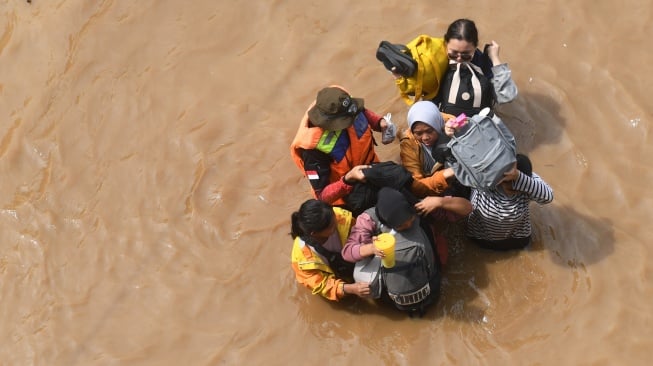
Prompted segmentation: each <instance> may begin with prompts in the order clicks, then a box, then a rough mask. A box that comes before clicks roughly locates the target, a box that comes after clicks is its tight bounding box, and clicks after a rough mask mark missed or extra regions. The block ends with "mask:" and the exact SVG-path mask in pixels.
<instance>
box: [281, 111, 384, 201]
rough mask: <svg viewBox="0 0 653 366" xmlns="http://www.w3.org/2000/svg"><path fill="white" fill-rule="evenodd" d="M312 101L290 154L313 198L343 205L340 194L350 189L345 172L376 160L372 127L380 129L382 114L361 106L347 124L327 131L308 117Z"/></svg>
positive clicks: (343, 194)
mask: <svg viewBox="0 0 653 366" xmlns="http://www.w3.org/2000/svg"><path fill="white" fill-rule="evenodd" d="M314 104H315V102H313V104H311V106H309V108H308V109H307V112H306V113H304V117H303V118H302V120H301V123H300V126H299V129H298V131H297V134H296V135H295V138H294V139H293V142H292V144H291V146H290V153H291V156H292V158H293V161H294V162H295V165H297V167H298V168H299V169H301V171H302V172H303V174H304V176H305V177H307V178H308V180H309V182H310V183H311V188H312V191H313V195H314V196H315V198H316V199H319V200H321V201H324V202H326V203H329V204H331V205H336V206H343V205H344V204H345V202H344V200H343V197H344V196H346V195H347V194H349V193H350V192H351V190H352V186H351V185H349V184H347V183H346V182H345V181H344V179H343V178H344V176H345V174H347V172H348V171H350V170H351V169H352V168H353V167H355V166H357V165H365V164H370V163H372V162H378V161H379V158H378V156H377V155H376V152H375V151H374V137H373V135H372V130H374V131H378V132H380V131H381V126H380V121H381V119H382V117H381V116H380V115H378V114H376V113H374V112H372V111H370V110H368V109H363V110H362V111H360V112H359V113H358V114H357V115H356V118H355V120H354V123H353V124H352V125H351V126H350V127H348V128H346V129H344V130H339V131H328V130H324V129H322V128H320V127H316V126H314V125H313V124H312V123H311V121H310V120H309V119H308V110H310V109H311V107H312V106H313V105H314Z"/></svg>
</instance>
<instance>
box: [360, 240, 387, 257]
mask: <svg viewBox="0 0 653 366" xmlns="http://www.w3.org/2000/svg"><path fill="white" fill-rule="evenodd" d="M374 240H376V237H373V238H372V242H373V241H374ZM359 252H360V256H361V257H369V256H372V255H374V256H377V257H381V258H383V257H385V254H384V253H383V251H382V250H379V249H378V248H377V247H376V245H374V244H371V243H370V244H363V245H361V246H360V249H359Z"/></svg>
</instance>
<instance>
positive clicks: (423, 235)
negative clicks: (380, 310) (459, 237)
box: [290, 19, 553, 316]
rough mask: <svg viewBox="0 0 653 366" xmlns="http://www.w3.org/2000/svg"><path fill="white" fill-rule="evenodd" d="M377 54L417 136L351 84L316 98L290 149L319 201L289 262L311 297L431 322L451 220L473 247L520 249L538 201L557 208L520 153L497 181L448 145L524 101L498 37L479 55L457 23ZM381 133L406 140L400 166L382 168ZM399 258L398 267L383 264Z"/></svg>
mask: <svg viewBox="0 0 653 366" xmlns="http://www.w3.org/2000/svg"><path fill="white" fill-rule="evenodd" d="M385 43H386V44H385V45H384V47H386V46H388V42H385ZM393 46H395V47H397V48H398V49H399V53H397V56H398V57H397V58H396V59H394V58H393V55H392V51H393V49H392V47H393ZM388 50H389V51H388ZM385 51H388V52H387V53H386V52H385ZM405 55H408V56H410V58H408V57H405ZM402 57H403V58H406V59H408V64H406V65H404V64H402V62H404V60H402ZM377 58H379V60H380V61H382V62H383V64H384V66H385V67H386V69H388V71H390V73H391V74H392V76H393V77H394V79H395V84H396V85H397V88H398V89H399V93H400V94H401V95H402V97H403V98H404V100H405V101H406V103H407V104H408V105H409V109H408V113H407V121H406V124H407V129H406V130H405V131H404V130H402V131H397V126H396V125H395V124H394V123H393V121H392V120H391V115H390V114H387V115H385V116H382V115H380V114H377V113H375V112H374V111H372V110H370V109H368V108H366V106H365V103H364V100H363V99H361V98H355V97H353V96H351V95H350V94H349V92H348V91H347V89H345V88H344V87H342V86H338V85H332V86H328V87H325V88H322V89H321V90H319V91H318V93H317V96H316V99H315V101H313V102H312V103H311V105H310V106H309V107H308V109H307V110H306V112H305V113H304V116H303V118H302V120H301V123H300V126H299V129H298V131H297V134H296V136H295V138H294V139H293V141H292V143H291V146H290V152H291V156H292V159H293V161H294V162H295V164H296V165H297V167H298V168H299V169H300V170H301V172H302V173H303V174H304V176H305V177H306V178H308V181H309V182H310V186H311V189H312V192H313V196H314V197H313V198H311V199H308V200H306V201H305V202H303V203H302V204H301V206H300V207H299V209H298V210H297V211H296V212H293V213H292V215H291V236H292V238H293V240H294V241H293V247H292V253H291V264H292V268H293V270H294V272H295V275H296V279H297V281H298V282H299V283H301V284H303V285H304V286H306V287H307V288H309V289H311V291H312V293H313V294H319V295H321V296H323V297H324V298H326V299H329V300H334V301H337V300H339V299H341V298H343V297H345V296H347V295H356V296H359V297H361V298H370V299H375V300H378V301H380V302H384V303H389V304H392V305H393V306H394V307H396V308H397V309H399V310H403V311H406V312H408V313H409V314H410V315H411V316H422V315H423V314H424V313H425V311H426V309H427V308H428V307H429V306H430V305H432V304H434V303H436V302H437V300H438V297H439V293H440V278H441V273H442V269H443V266H444V265H445V264H446V262H447V242H448V241H447V238H446V236H445V235H444V234H443V230H442V228H443V227H444V225H447V224H449V223H452V222H457V221H461V220H464V223H465V233H466V236H467V237H468V238H469V239H470V241H471V242H474V243H476V244H478V245H479V246H481V247H483V248H487V249H491V250H516V249H522V248H524V247H526V246H528V245H529V243H530V241H531V231H532V229H531V220H530V214H529V203H530V201H536V202H538V203H540V204H546V203H549V202H551V201H552V200H553V190H552V189H551V187H550V186H549V185H548V184H547V183H546V182H544V181H543V180H542V179H541V178H540V176H538V175H537V174H536V173H534V172H533V170H532V166H531V162H530V160H529V158H528V157H527V156H525V155H522V154H518V153H516V151H515V153H514V154H513V155H514V156H513V161H514V163H511V166H510V167H509V169H507V170H506V171H503V172H502V173H501V174H502V176H501V177H500V179H499V180H498V181H497V184H496V186H493V187H490V188H483V187H475V186H473V185H466V184H463V182H461V179H459V178H460V177H457V172H458V171H459V169H458V170H457V168H458V165H457V164H458V162H457V161H456V158H455V157H454V156H453V155H452V153H451V149H450V148H449V147H450V144H449V142H450V140H451V139H452V138H453V139H455V138H456V137H455V136H458V135H459V134H462V133H463V132H464V131H465V128H466V125H468V124H469V123H470V117H472V118H471V119H474V118H475V117H474V116H477V115H488V114H489V115H490V116H491V115H493V109H494V107H495V106H496V105H497V104H502V103H507V102H510V101H512V100H513V99H514V98H515V97H516V96H517V87H516V85H515V83H514V81H513V80H512V78H511V72H510V69H509V68H508V65H507V64H505V63H502V62H501V61H500V59H499V45H498V44H497V43H496V42H494V41H492V43H490V44H487V45H486V46H485V47H484V50H483V51H481V50H480V49H479V48H478V31H477V29H476V25H475V24H474V22H473V21H471V20H469V19H458V20H456V21H454V22H453V23H451V24H450V25H449V27H448V29H447V32H446V34H445V35H444V37H443V38H434V37H429V36H425V35H420V36H419V37H417V38H416V39H415V40H413V41H411V42H410V43H408V44H407V45H406V46H405V47H403V48H402V47H401V46H399V45H390V48H389V49H387V50H383V52H381V50H380V51H379V53H377ZM411 58H412V61H411V60H410V59H411ZM411 63H412V66H414V67H412V68H411V67H410V66H411ZM404 66H408V67H404ZM373 132H377V133H379V134H380V135H381V141H382V143H383V144H390V143H393V142H394V141H397V140H398V141H399V144H400V161H401V163H400V164H396V163H394V162H380V160H379V157H378V156H377V154H376V152H375V150H374V146H375V139H374V134H373ZM513 141H514V140H513ZM383 233H390V234H391V235H392V236H393V237H394V241H395V247H394V251H393V253H387V252H386V251H387V250H383V249H380V248H379V246H377V245H375V244H374V241H375V240H376V239H377V238H378V237H379V235H381V234H383ZM390 255H392V257H393V258H394V262H395V263H394V266H392V267H390V266H384V265H383V264H382V263H381V260H382V259H383V258H386V257H388V256H390Z"/></svg>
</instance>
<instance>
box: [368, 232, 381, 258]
mask: <svg viewBox="0 0 653 366" xmlns="http://www.w3.org/2000/svg"><path fill="white" fill-rule="evenodd" d="M375 241H376V236H375V237H373V238H372V242H375ZM372 254H373V255H374V256H376V257H379V258H383V257H385V252H383V250H381V249H379V248H377V247H376V245H374V244H370V255H372Z"/></svg>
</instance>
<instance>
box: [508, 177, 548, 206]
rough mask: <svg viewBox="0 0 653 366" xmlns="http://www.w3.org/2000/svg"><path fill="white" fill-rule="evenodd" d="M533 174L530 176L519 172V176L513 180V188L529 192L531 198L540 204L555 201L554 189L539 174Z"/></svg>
mask: <svg viewBox="0 0 653 366" xmlns="http://www.w3.org/2000/svg"><path fill="white" fill-rule="evenodd" d="M532 175H533V176H532V177H529V176H528V175H526V174H524V173H522V172H519V177H517V179H516V180H514V181H513V182H512V189H514V190H516V191H520V192H524V193H526V194H528V195H529V196H530V198H531V200H533V201H535V202H537V203H540V204H547V203H550V202H551V201H553V189H552V188H551V187H550V186H549V185H548V184H547V183H546V182H545V181H544V180H542V178H540V176H539V175H537V174H535V173H533V174H532Z"/></svg>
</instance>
